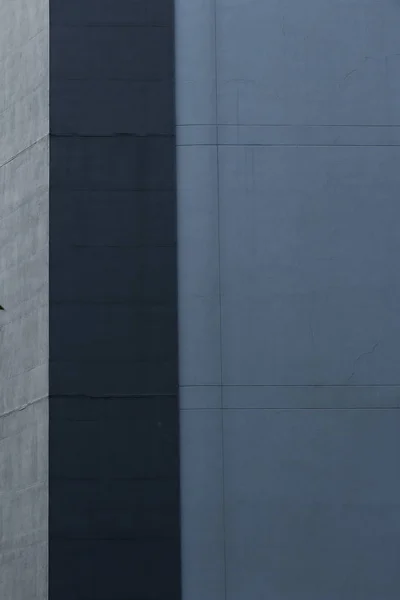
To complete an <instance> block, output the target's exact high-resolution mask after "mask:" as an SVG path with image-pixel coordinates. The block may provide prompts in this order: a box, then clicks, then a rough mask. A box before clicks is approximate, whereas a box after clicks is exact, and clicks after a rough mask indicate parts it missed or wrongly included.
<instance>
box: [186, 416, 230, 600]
mask: <svg viewBox="0 0 400 600" xmlns="http://www.w3.org/2000/svg"><path fill="white" fill-rule="evenodd" d="M180 431H181V440H180V444H181V497H182V508H181V528H182V597H183V598H190V600H204V598H207V600H224V599H225V564H224V515H223V511H224V508H223V458H222V414H221V411H220V410H189V411H182V412H181V420H180Z"/></svg>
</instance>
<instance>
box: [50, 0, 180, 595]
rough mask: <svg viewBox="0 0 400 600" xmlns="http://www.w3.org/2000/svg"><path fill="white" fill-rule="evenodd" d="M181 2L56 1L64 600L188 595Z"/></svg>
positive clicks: (54, 123)
mask: <svg viewBox="0 0 400 600" xmlns="http://www.w3.org/2000/svg"><path fill="white" fill-rule="evenodd" d="M172 9H173V5H172V2H170V1H169V0H168V1H165V0H163V1H162V2H159V1H158V0H157V1H155V0H150V1H149V0H146V1H144V0H140V1H135V2H132V1H131V0H129V1H128V0H116V1H115V0H114V1H113V2H110V1H109V0H83V1H79V2H77V1H75V0H74V1H72V2H62V1H59V0H52V2H51V50H52V51H51V86H50V114H51V162H50V171H51V175H50V177H51V189H50V223H51V228H50V371H49V376H50V394H51V401H50V445H49V449H50V450H49V452H50V505H51V510H50V580H49V591H50V598H54V599H57V600H63V599H64V598H65V600H71V599H72V598H77V599H78V598H79V599H81V598H82V599H83V598H90V599H91V600H109V599H111V598H112V599H113V600H126V599H127V598H152V599H154V600H157V599H159V600H176V599H177V598H179V593H180V564H179V563H180V539H179V525H180V524H179V459H178V407H177V383H178V382H177V326H176V312H177V310H176V248H175V244H176V233H175V230H176V206H175V139H174V111H173V87H174V85H173V79H172V74H173V23H172V21H173V17H172V14H173V13H172ZM71 442H72V443H71Z"/></svg>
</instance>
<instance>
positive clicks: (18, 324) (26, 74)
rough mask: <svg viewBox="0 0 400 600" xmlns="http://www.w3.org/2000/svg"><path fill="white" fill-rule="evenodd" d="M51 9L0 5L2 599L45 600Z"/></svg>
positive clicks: (42, 3)
mask: <svg viewBox="0 0 400 600" xmlns="http://www.w3.org/2000/svg"><path fill="white" fill-rule="evenodd" d="M48 40H49V33H48V2H47V1H46V0H32V1H29V2H28V1H27V0H13V1H12V2H8V1H6V0H3V1H1V2H0V298H1V300H0V303H1V304H2V305H3V306H4V307H5V309H6V311H5V312H1V313H0V598H4V599H10V600H14V599H17V598H18V599H20V600H44V599H45V598H46V597H47V533H48V523H47V514H48V511H47V500H48V464H47V462H48V461H47V439H48V438H47V421H48V400H47V397H48V212H49V211H48V205H49V158H48V147H49V142H48V133H49V118H48V90H49V84H48V80H49V68H48Z"/></svg>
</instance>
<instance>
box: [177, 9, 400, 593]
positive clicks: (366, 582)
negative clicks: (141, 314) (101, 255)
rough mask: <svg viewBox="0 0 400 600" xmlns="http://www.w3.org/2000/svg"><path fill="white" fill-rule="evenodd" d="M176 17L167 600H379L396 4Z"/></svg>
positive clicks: (390, 521) (394, 175) (394, 396)
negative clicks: (175, 508) (176, 366)
mask: <svg viewBox="0 0 400 600" xmlns="http://www.w3.org/2000/svg"><path fill="white" fill-rule="evenodd" d="M176 24H177V32H176V48H177V50H176V57H177V58H176V60H177V119H178V143H179V148H178V222H179V233H178V243H179V245H178V247H179V319H180V326H179V332H180V381H181V386H182V387H181V408H182V416H181V419H182V421H181V422H182V433H181V453H182V461H181V474H182V525H183V536H182V540H183V542H182V544H183V545H182V549H183V552H182V554H183V555H182V561H183V597H184V599H185V600H186V599H187V600H189V599H190V600H200V599H203V598H207V599H208V600H222V599H225V598H227V599H228V600H247V599H248V598H273V599H274V600H299V599H300V598H301V599H307V600H337V598H341V599H343V600H353V599H354V598H362V599H363V600H375V599H376V598H385V600H395V598H398V597H399V593H400V575H399V570H398V568H397V564H396V557H397V556H398V555H399V551H400V542H399V540H400V535H399V533H400V532H399V521H400V484H399V479H398V471H399V466H400V465H399V458H398V457H399V450H400V448H399V436H398V428H399V417H398V410H397V409H398V408H399V394H398V392H399V389H400V388H399V385H400V369H399V365H398V356H399V351H400V346H399V343H400V342H399V339H400V338H399V331H400V320H399V313H398V305H399V302H398V300H399V294H400V283H399V275H398V262H399V260H398V259H399V251H400V247H399V241H398V232H397V221H398V218H399V207H398V189H399V184H400V180H399V175H398V173H399V169H398V162H399V157H400V153H399V144H400V113H399V107H400V85H399V81H400V78H399V74H400V62H399V54H400V40H399V36H398V31H399V26H400V4H399V2H397V1H394V0H385V1H384V2H382V1H377V0H368V1H366V2H365V1H362V2H361V1H359V0H357V1H354V2H342V1H340V0H335V1H332V0H322V1H321V0H308V1H307V2H306V3H299V2H296V1H295V0H285V1H284V2H282V1H281V0H279V1H275V0H274V1H268V2H265V1H259V2H252V1H250V0H209V1H206V2H205V1H204V0H194V1H193V2H190V3H188V2H186V1H185V0H177V2H176ZM211 549H212V551H211Z"/></svg>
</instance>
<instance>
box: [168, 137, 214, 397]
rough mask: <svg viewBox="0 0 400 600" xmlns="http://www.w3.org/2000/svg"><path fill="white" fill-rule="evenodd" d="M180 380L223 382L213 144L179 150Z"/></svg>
mask: <svg viewBox="0 0 400 600" xmlns="http://www.w3.org/2000/svg"><path fill="white" fill-rule="evenodd" d="M177 185H178V193H179V198H178V248H179V251H178V291H179V319H180V327H179V331H180V339H179V353H180V382H181V384H182V385H198V384H218V383H220V381H221V362H220V361H221V356H220V301H219V244H218V223H219V219H218V196H217V193H218V189H217V188H218V178H217V149H216V147H215V146H201V147H200V146H191V147H180V148H179V150H178V184H177Z"/></svg>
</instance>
